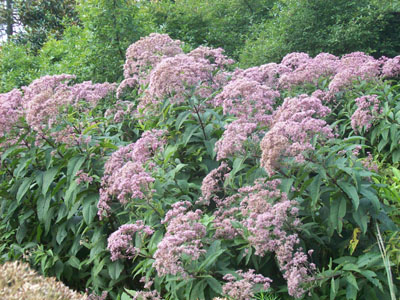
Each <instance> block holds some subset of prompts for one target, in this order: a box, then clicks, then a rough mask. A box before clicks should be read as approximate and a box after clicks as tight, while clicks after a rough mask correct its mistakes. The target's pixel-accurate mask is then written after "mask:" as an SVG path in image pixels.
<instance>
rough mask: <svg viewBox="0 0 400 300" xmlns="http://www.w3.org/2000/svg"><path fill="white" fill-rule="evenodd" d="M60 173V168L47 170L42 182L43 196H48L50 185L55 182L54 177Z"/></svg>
mask: <svg viewBox="0 0 400 300" xmlns="http://www.w3.org/2000/svg"><path fill="white" fill-rule="evenodd" d="M57 173H58V167H53V168H51V169H50V170H47V171H46V172H44V173H43V182H42V194H43V195H46V193H47V191H48V190H49V187H50V184H51V183H52V182H53V180H54V177H55V176H56V175H57Z"/></svg>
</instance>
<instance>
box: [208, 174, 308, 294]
mask: <svg viewBox="0 0 400 300" xmlns="http://www.w3.org/2000/svg"><path fill="white" fill-rule="evenodd" d="M279 184H280V180H270V181H265V180H257V181H256V182H255V184H254V185H252V186H246V187H242V188H240V189H239V190H238V193H237V194H234V195H233V196H230V197H227V198H225V199H219V201H217V203H216V204H217V210H216V211H215V212H214V217H215V219H214V221H213V224H214V228H215V229H216V234H215V236H216V237H217V238H221V237H222V238H226V239H233V238H235V237H236V236H238V235H239V236H242V237H243V238H244V239H246V240H247V241H248V242H249V245H250V246H252V247H254V249H255V254H256V255H258V256H265V255H266V254H267V253H275V256H276V259H277V261H278V264H279V267H280V270H281V271H282V273H283V277H284V278H285V279H286V280H287V283H288V289H289V294H290V295H292V296H294V297H297V298H299V297H301V295H303V294H304V292H305V285H307V284H308V283H309V282H311V281H312V280H313V276H312V275H311V273H312V272H313V271H314V270H315V265H314V264H311V263H309V262H308V260H307V255H306V254H305V253H303V251H302V249H301V248H297V246H298V244H299V243H300V240H299V237H298V235H297V233H296V231H297V230H298V227H299V225H301V222H300V219H299V218H298V217H297V214H298V208H297V202H296V201H294V200H289V199H288V197H287V194H286V193H283V192H281V191H280V190H279ZM232 222H240V224H241V225H242V226H243V228H245V230H243V229H239V228H237V227H236V228H234V227H233V226H232ZM246 294H247V293H246ZM235 299H236V298H235ZM240 299H241V298H240Z"/></svg>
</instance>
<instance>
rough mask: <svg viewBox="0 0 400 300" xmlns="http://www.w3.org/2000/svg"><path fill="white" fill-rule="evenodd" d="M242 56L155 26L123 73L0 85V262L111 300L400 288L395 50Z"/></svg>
mask: <svg viewBox="0 0 400 300" xmlns="http://www.w3.org/2000/svg"><path fill="white" fill-rule="evenodd" d="M113 49H114V50H117V51H118V49H116V48H113ZM233 64H234V61H233V60H232V59H229V58H227V57H226V56H225V55H224V53H223V50H222V49H220V48H219V49H213V48H207V47H198V48H196V49H194V50H192V51H190V52H188V53H184V51H183V50H182V43H181V42H180V41H178V40H173V39H171V38H170V37H169V36H167V35H161V34H151V35H150V36H148V37H146V38H141V39H140V40H139V41H137V42H135V43H133V44H132V45H131V46H129V48H128V49H127V51H126V60H125V64H124V68H123V81H122V82H121V83H120V84H116V83H112V84H110V83H107V82H105V83H93V82H90V81H84V82H80V80H79V78H78V79H77V78H76V76H74V75H66V74H62V75H52V76H49V75H47V76H44V77H41V78H39V79H36V80H34V81H32V82H31V83H30V84H27V85H26V86H23V87H22V88H21V89H13V90H11V91H9V92H7V93H3V94H1V95H0V128H1V130H0V133H1V136H0V143H1V144H0V154H1V168H0V180H1V184H0V228H1V234H0V240H1V244H0V255H1V256H0V257H1V260H10V259H21V258H24V259H26V260H28V261H29V262H30V263H31V264H32V265H34V266H36V267H37V268H38V269H39V270H40V271H41V272H42V273H43V274H45V275H48V276H56V277H57V278H58V279H60V280H62V281H64V282H66V283H67V284H68V285H69V286H70V287H73V288H75V289H78V290H85V289H86V288H87V289H88V290H89V291H90V292H94V293H97V294H98V295H100V294H101V293H102V292H104V291H108V293H109V297H110V298H111V299H213V298H214V297H226V298H227V299H236V300H240V299H243V300H244V299H269V298H271V299H273V298H274V296H276V297H279V298H280V299H292V298H307V299H363V298H368V299H395V297H396V295H397V294H398V291H397V289H396V286H398V283H399V275H400V274H399V265H400V259H399V247H398V241H399V226H400V219H399V213H398V209H399V206H400V197H399V193H398V186H399V182H400V176H399V175H400V171H399V170H398V168H399V161H400V146H399V143H398V140H399V135H400V128H399V125H398V124H399V122H400V106H399V105H398V99H399V97H400V92H399V89H400V84H399V82H398V79H399V75H400V57H399V56H397V57H395V58H393V59H388V58H384V57H383V58H380V59H375V58H373V57H372V56H369V55H366V54H364V53H362V52H354V53H350V54H347V55H344V56H342V57H337V56H334V55H331V54H327V53H321V54H319V55H317V56H315V57H314V58H313V57H310V56H309V55H307V54H306V53H290V54H288V55H286V56H285V57H284V58H283V60H282V61H281V62H280V63H269V64H264V65H260V66H257V67H253V68H249V69H237V68H234V67H233ZM120 72H122V70H121V71H120Z"/></svg>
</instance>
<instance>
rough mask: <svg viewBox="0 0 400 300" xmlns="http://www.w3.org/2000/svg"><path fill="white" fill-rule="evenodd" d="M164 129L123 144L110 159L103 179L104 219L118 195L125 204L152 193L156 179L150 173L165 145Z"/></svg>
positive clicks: (100, 212)
mask: <svg viewBox="0 0 400 300" xmlns="http://www.w3.org/2000/svg"><path fill="white" fill-rule="evenodd" d="M164 134H165V131H163V130H155V129H153V130H151V131H146V132H144V133H143V135H142V137H141V138H140V139H139V140H137V141H136V142H135V143H133V144H130V145H128V146H125V147H121V148H120V149H119V150H117V151H116V152H114V153H113V154H112V155H111V157H110V159H109V160H108V161H107V162H106V164H105V166H104V168H105V170H104V176H103V178H102V182H101V189H100V200H99V203H98V205H97V208H98V215H99V217H100V218H102V217H103V216H104V215H105V216H107V215H108V213H109V212H110V210H111V207H110V205H109V204H110V202H111V201H112V200H113V199H114V197H115V198H117V200H118V201H119V202H120V203H121V204H123V205H125V204H127V203H128V202H129V200H130V199H134V198H137V199H146V197H148V196H149V195H150V194H151V191H152V190H151V186H150V185H151V183H153V182H154V178H153V177H152V175H151V174H150V173H149V171H150V170H151V169H152V167H153V164H152V162H151V159H152V158H153V156H154V155H155V154H156V152H157V151H160V150H161V149H162V147H163V146H164V144H165V140H164V139H163V136H164Z"/></svg>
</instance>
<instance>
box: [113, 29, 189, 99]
mask: <svg viewBox="0 0 400 300" xmlns="http://www.w3.org/2000/svg"><path fill="white" fill-rule="evenodd" d="M182 53H183V51H182V49H181V42H180V41H177V40H172V39H171V38H170V37H169V36H168V35H167V34H159V33H152V34H150V35H149V36H147V37H142V38H141V39H140V40H139V41H137V42H135V43H133V44H132V45H130V46H129V48H128V50H127V51H126V61H125V65H124V78H125V79H124V80H123V81H122V82H121V84H120V86H119V87H118V90H117V97H119V96H120V95H121V94H122V92H123V90H124V89H125V88H126V87H131V88H132V87H134V86H136V85H139V86H141V87H145V86H146V85H147V84H148V83H149V80H148V75H149V74H150V71H151V70H152V69H153V68H154V67H155V66H156V65H157V64H158V63H160V62H161V60H163V59H164V58H167V57H172V56H175V55H177V54H182Z"/></svg>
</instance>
